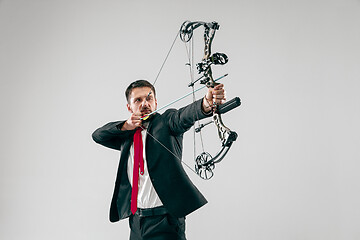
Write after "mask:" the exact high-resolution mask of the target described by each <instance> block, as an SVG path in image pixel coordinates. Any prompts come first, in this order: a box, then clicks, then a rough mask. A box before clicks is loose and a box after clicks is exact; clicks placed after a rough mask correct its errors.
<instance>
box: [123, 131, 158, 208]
mask: <svg viewBox="0 0 360 240" xmlns="http://www.w3.org/2000/svg"><path fill="white" fill-rule="evenodd" d="M146 136H147V131H146V129H143V130H142V131H141V137H142V142H143V159H144V174H143V175H141V174H140V169H139V191H138V198H137V207H138V208H154V207H159V206H162V205H163V204H162V202H161V200H160V198H159V196H158V195H157V193H156V191H155V188H154V186H153V185H152V182H151V180H150V176H149V171H148V168H147V162H146V154H145V149H146V147H145V139H146ZM133 168H134V143H133V144H132V145H131V148H130V155H129V159H128V167H127V174H128V177H129V181H130V184H131V186H132V179H133Z"/></svg>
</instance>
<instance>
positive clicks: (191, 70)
mask: <svg viewBox="0 0 360 240" xmlns="http://www.w3.org/2000/svg"><path fill="white" fill-rule="evenodd" d="M179 35H180V30H179V31H178V32H177V34H176V36H175V38H174V41H173V42H172V44H171V47H170V49H169V51H168V52H167V54H166V57H165V59H164V61H163V63H162V64H161V67H160V70H159V72H158V73H157V75H156V77H155V80H154V82H153V84H152V85H153V86H155V83H156V82H157V80H158V79H159V76H160V73H161V72H162V69H163V68H164V66H165V63H166V62H167V59H168V58H169V55H170V53H171V51H172V49H173V47H174V45H175V42H176V40H177V38H178V37H179ZM192 41H193V40H192ZM185 46H186V44H185ZM186 53H187V54H188V56H189V53H188V51H186ZM192 56H193V54H192ZM189 59H190V57H189ZM189 62H190V60H189ZM193 62H194V59H192V63H193ZM192 63H190V66H192V65H193V64H192ZM190 76H191V82H193V79H194V74H193V69H191V68H190ZM192 91H193V101H195V100H194V99H195V92H194V86H192ZM151 92H152V91H151V90H150V91H149V94H148V96H150V94H151ZM197 115H198V114H197ZM197 118H198V119H199V116H197ZM198 125H199V122H198ZM142 128H143V127H142ZM143 129H144V128H143ZM145 131H146V133H147V134H149V136H150V137H152V138H153V139H154V140H155V141H156V142H158V143H159V144H160V145H161V146H162V147H163V148H165V149H166V150H167V151H168V152H169V153H171V154H172V155H173V156H174V157H175V158H177V159H178V160H179V161H180V162H181V163H183V164H184V165H185V166H186V167H187V168H189V169H190V170H191V171H192V172H193V173H195V174H196V175H197V176H199V175H198V174H197V172H195V170H193V169H192V168H191V167H190V166H189V165H188V164H187V163H186V162H184V161H183V160H182V159H181V158H179V157H178V156H177V155H176V154H175V153H173V152H172V151H171V150H170V149H168V148H167V147H166V146H165V145H164V144H163V143H162V142H160V141H159V140H158V139H157V138H156V137H155V136H153V135H152V134H150V133H149V132H148V130H147V129H146V128H145ZM200 134H201V132H200ZM194 146H195V127H194ZM194 156H195V147H194ZM199 177H200V176H199Z"/></svg>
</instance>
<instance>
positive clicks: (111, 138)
mask: <svg viewBox="0 0 360 240" xmlns="http://www.w3.org/2000/svg"><path fill="white" fill-rule="evenodd" d="M124 122H125V121H117V122H110V123H108V124H105V125H104V126H103V127H100V128H98V129H96V130H95V132H93V134H92V138H93V140H94V141H95V142H96V143H98V144H101V145H103V146H105V147H108V148H111V149H115V150H120V149H121V145H122V143H123V142H124V140H125V139H127V138H129V137H131V136H132V133H133V131H121V130H120V129H121V126H122V125H123V124H124Z"/></svg>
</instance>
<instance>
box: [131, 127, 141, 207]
mask: <svg viewBox="0 0 360 240" xmlns="http://www.w3.org/2000/svg"><path fill="white" fill-rule="evenodd" d="M141 130H142V129H141V128H138V129H136V132H135V134H134V169H133V182H132V191H131V212H132V213H133V214H135V212H136V210H137V195H138V189H139V167H140V174H141V175H143V174H144V160H143V142H142V137H141Z"/></svg>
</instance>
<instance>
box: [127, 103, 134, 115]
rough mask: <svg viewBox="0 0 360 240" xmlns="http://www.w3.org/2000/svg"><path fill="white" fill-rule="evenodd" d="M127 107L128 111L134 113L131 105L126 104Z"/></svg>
mask: <svg viewBox="0 0 360 240" xmlns="http://www.w3.org/2000/svg"><path fill="white" fill-rule="evenodd" d="M126 107H127V109H128V111H129V112H130V113H133V111H132V110H131V107H130V104H128V103H127V104H126Z"/></svg>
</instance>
